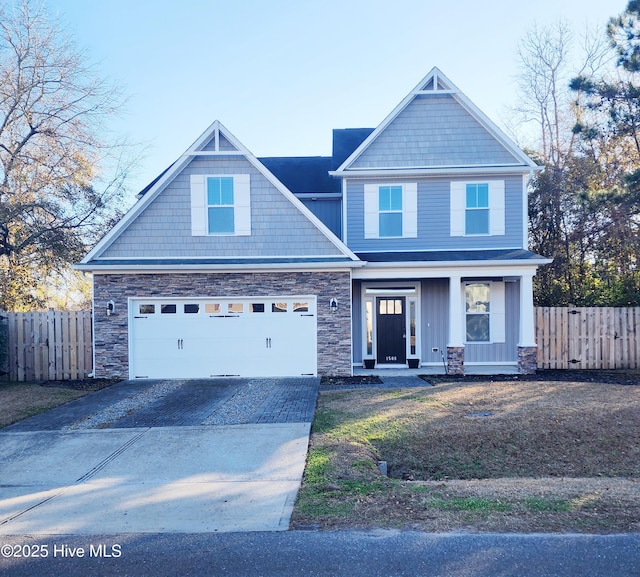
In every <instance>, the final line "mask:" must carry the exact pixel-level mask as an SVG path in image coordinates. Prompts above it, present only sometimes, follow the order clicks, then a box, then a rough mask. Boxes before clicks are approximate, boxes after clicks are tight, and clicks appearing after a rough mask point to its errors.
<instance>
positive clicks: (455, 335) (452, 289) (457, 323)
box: [447, 273, 464, 347]
mask: <svg viewBox="0 0 640 577" xmlns="http://www.w3.org/2000/svg"><path fill="white" fill-rule="evenodd" d="M461 279H462V275H460V274H455V273H454V274H452V275H451V276H450V277H449V343H448V345H447V346H449V347H464V336H463V334H462V327H463V326H464V322H463V316H462V315H463V314H464V312H463V310H462V295H461V293H460V290H461V287H460V282H461Z"/></svg>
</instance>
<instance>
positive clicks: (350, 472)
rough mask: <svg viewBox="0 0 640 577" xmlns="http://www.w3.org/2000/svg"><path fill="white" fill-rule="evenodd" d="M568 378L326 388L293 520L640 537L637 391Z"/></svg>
mask: <svg viewBox="0 0 640 577" xmlns="http://www.w3.org/2000/svg"><path fill="white" fill-rule="evenodd" d="M567 377H569V379H567V380H566V381H547V380H545V378H544V372H542V373H541V375H539V376H538V377H537V378H533V379H529V380H526V381H519V380H515V379H513V380H509V378H504V379H496V378H495V377H494V378H491V379H489V378H487V380H485V381H478V379H477V378H476V379H469V380H465V379H460V380H455V381H453V380H451V381H449V382H448V381H447V379H443V378H442V377H441V378H439V379H438V384H437V385H436V386H434V387H425V388H419V389H399V390H389V389H386V390H385V389H383V390H380V389H371V390H359V391H354V390H344V391H337V392H327V393H321V395H320V398H319V402H318V410H317V414H316V419H315V422H314V425H313V429H312V437H311V442H310V448H309V456H308V462H307V468H306V472H305V477H304V482H303V487H302V489H301V491H300V494H299V497H298V501H297V504H296V508H295V512H294V517H293V526H294V527H308V526H311V527H320V528H337V527H359V528H365V527H398V528H411V529H419V530H426V531H453V530H465V531H469V530H471V531H500V532H503V531H523V532H532V531H562V532H565V531H574V532H598V533H610V532H626V531H640V481H639V479H640V426H639V423H640V387H639V386H634V385H629V384H625V385H622V384H612V383H608V384H604V383H599V382H585V381H582V380H570V379H571V378H572V377H573V378H574V379H575V375H573V374H572V373H567ZM629 381H630V379H629V377H628V375H627V376H625V380H624V382H629ZM631 381H632V382H633V379H631ZM381 461H383V462H384V463H383V467H384V466H386V470H387V473H388V476H385V475H383V474H382V473H381V468H380V464H381V463H380V462H381Z"/></svg>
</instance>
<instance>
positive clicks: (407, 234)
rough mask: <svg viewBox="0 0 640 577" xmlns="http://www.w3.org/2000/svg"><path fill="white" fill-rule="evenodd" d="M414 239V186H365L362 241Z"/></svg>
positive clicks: (415, 227) (415, 223)
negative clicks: (365, 239)
mask: <svg viewBox="0 0 640 577" xmlns="http://www.w3.org/2000/svg"><path fill="white" fill-rule="evenodd" d="M417 236H418V185H417V183H415V182H406V183H393V184H365V185H364V237H365V238H416V237H417Z"/></svg>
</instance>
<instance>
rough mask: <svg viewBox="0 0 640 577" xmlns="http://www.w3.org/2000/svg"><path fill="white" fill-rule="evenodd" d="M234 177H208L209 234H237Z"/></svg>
mask: <svg viewBox="0 0 640 577" xmlns="http://www.w3.org/2000/svg"><path fill="white" fill-rule="evenodd" d="M233 207H234V204H233V177H229V176H209V177H207V224H208V231H209V234H220V233H230V234H233V233H234V232H235V226H234V208H233Z"/></svg>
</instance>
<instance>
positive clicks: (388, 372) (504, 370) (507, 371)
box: [353, 365, 518, 377]
mask: <svg viewBox="0 0 640 577" xmlns="http://www.w3.org/2000/svg"><path fill="white" fill-rule="evenodd" d="M464 373H465V375H517V374H518V367H517V366H516V365H465V367H464ZM444 374H445V369H444V367H442V366H440V367H436V366H430V367H420V368H419V369H407V368H405V367H398V368H392V367H385V368H378V369H365V368H362V367H353V376H354V377H359V376H364V375H376V376H379V377H384V376H387V377H404V376H411V375H444Z"/></svg>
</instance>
